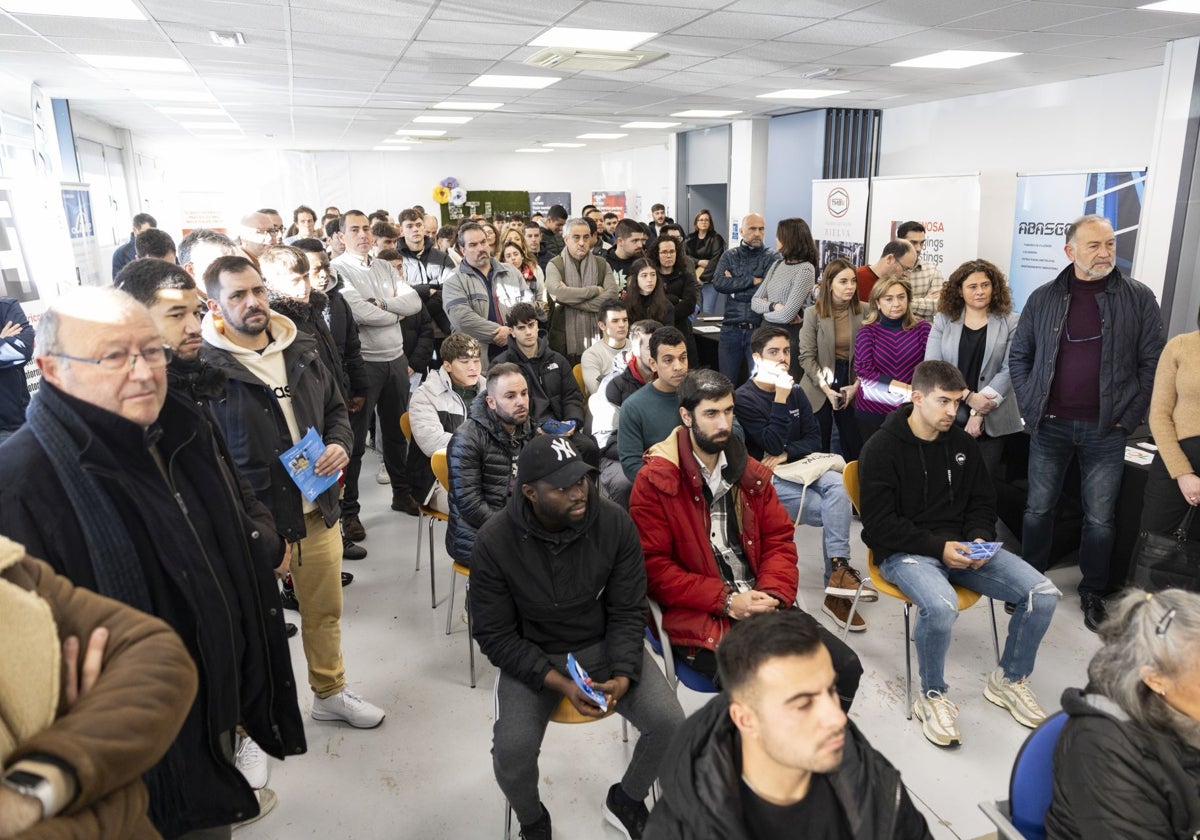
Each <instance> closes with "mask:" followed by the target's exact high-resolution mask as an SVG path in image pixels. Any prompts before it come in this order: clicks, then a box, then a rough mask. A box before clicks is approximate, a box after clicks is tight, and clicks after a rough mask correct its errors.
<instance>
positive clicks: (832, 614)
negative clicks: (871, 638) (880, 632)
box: [821, 598, 867, 633]
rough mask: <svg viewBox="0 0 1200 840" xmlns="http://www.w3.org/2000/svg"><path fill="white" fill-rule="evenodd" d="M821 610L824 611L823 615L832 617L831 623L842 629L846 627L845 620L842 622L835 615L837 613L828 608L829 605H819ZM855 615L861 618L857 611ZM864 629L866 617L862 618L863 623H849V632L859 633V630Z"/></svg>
mask: <svg viewBox="0 0 1200 840" xmlns="http://www.w3.org/2000/svg"><path fill="white" fill-rule="evenodd" d="M859 600H860V602H861V600H862V599H861V598H860V599H859ZM821 612H823V613H825V615H827V616H829V617H830V618H832V619H833V623H834V624H836V625H837V626H838V627H840V628H841V629H843V630H844V629H846V622H844V621H842V620H841V619H840V618H838V617H837V613H835V612H834V611H833V610H831V609H829V607H826V606H822V607H821ZM855 615H856V616H858V617H859V618H862V616H861V615H859V614H858V613H855ZM866 629H867V622H866V619H863V623H862V624H851V625H850V632H851V633H861V632H863V631H864V630H866Z"/></svg>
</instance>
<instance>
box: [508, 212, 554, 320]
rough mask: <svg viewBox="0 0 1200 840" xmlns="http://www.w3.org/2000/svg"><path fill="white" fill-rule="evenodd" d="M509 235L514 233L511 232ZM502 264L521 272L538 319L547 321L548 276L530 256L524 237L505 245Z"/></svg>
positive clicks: (511, 240) (510, 240) (509, 241)
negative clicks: (530, 293) (532, 299)
mask: <svg viewBox="0 0 1200 840" xmlns="http://www.w3.org/2000/svg"><path fill="white" fill-rule="evenodd" d="M509 233H512V231H511V230H510V231H509ZM500 262H502V263H505V264H507V265H511V266H512V267H513V268H515V269H516V270H517V271H518V272H520V274H521V277H523V278H524V279H525V284H526V285H527V286H528V287H529V291H531V292H532V293H533V296H534V301H533V306H534V308H535V309H536V310H537V311H538V318H539V319H541V320H545V317H546V275H545V274H544V273H543V272H542V267H541V266H540V265H538V264H537V260H535V259H533V258H532V257H530V256H529V251H527V250H526V249H525V239H524V237H519V238H517V239H509V240H508V241H507V242H505V243H504V245H503V246H502V247H501V248H500Z"/></svg>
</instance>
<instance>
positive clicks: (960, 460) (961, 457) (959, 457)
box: [954, 452, 967, 467]
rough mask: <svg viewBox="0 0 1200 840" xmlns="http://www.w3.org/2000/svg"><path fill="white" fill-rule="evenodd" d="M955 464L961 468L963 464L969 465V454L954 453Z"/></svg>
mask: <svg viewBox="0 0 1200 840" xmlns="http://www.w3.org/2000/svg"><path fill="white" fill-rule="evenodd" d="M954 463H956V464H958V465H959V466H960V467H961V466H962V465H963V464H965V463H967V453H965V452H955V453H954Z"/></svg>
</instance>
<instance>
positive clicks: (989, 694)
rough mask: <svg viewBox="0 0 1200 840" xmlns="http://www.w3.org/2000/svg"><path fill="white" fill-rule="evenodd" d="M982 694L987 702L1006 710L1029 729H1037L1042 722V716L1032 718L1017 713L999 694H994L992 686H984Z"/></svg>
mask: <svg viewBox="0 0 1200 840" xmlns="http://www.w3.org/2000/svg"><path fill="white" fill-rule="evenodd" d="M983 696H984V697H986V698H987V699H988V702H990V703H992V704H994V705H996V706H999V707H1000V708H1001V709H1004V711H1006V712H1008V713H1009V714H1010V715H1012V719H1013V720H1015V721H1016V722H1017V723H1019V724H1021V725H1022V726H1026V727H1028V728H1030V729H1037V728H1038V726H1039V725H1040V724H1041V723H1042V721H1043V720H1045V718H1044V717H1043V718H1041V719H1039V720H1032V719H1030V718H1027V717H1025V716H1024V715H1021V714H1017V710H1016V709H1014V708H1013V707H1012V706H1010V705H1008V704H1007V703H1005V702H1004V698H1003V697H1001V696H1000V695H999V694H996V693H995V692H994V691H992V687H991V686H990V685H989V686H985V687H984V689H983Z"/></svg>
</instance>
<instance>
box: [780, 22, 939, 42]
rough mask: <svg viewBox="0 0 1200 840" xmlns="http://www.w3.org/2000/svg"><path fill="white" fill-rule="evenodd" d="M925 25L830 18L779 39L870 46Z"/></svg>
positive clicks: (915, 30)
mask: <svg viewBox="0 0 1200 840" xmlns="http://www.w3.org/2000/svg"><path fill="white" fill-rule="evenodd" d="M924 28H925V27H922V26H916V25H911V24H904V23H866V22H864V21H848V20H828V21H824V22H822V23H818V24H816V25H815V26H810V27H807V28H806V29H801V30H800V31H799V32H793V33H791V34H789V35H784V36H782V37H781V38H780V39H779V40H782V41H796V42H799V43H802V44H845V45H846V46H851V47H854V46H868V45H870V44H875V43H878V42H880V41H887V40H890V39H892V38H900V37H903V36H905V35H911V34H913V33H914V32H919V31H921V30H922V29H924Z"/></svg>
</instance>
